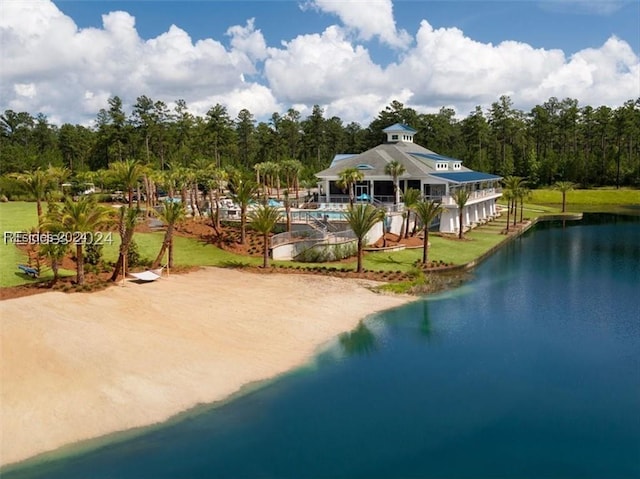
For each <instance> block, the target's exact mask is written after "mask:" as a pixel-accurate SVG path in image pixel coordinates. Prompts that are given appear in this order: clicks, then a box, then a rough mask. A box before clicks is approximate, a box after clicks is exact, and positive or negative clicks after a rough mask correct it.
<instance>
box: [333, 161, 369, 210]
mask: <svg viewBox="0 0 640 479" xmlns="http://www.w3.org/2000/svg"><path fill="white" fill-rule="evenodd" d="M363 179H364V173H363V172H362V171H360V170H359V169H358V168H345V169H344V170H342V171H341V172H340V173H338V183H337V184H338V187H340V188H342V189H344V190H348V191H349V205H350V206H353V203H354V201H355V197H356V194H355V188H354V186H355V184H356V183H357V182H358V181H362V180H363Z"/></svg>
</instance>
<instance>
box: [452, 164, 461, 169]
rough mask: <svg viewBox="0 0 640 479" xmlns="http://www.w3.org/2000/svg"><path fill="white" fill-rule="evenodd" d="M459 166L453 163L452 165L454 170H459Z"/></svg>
mask: <svg viewBox="0 0 640 479" xmlns="http://www.w3.org/2000/svg"><path fill="white" fill-rule="evenodd" d="M460 166H461V164H460V163H454V164H453V169H454V170H459V169H460Z"/></svg>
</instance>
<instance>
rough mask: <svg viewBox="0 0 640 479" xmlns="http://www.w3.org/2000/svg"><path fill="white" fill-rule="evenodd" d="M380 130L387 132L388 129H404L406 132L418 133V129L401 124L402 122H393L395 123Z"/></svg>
mask: <svg viewBox="0 0 640 479" xmlns="http://www.w3.org/2000/svg"><path fill="white" fill-rule="evenodd" d="M382 131H383V132H384V133H388V132H390V131H406V132H409V133H418V130H414V129H413V128H411V127H410V126H407V125H403V124H402V123H395V124H393V125H391V126H388V127H386V128H385V129H384V130H382Z"/></svg>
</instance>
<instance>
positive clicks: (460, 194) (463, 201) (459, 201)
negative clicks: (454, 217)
mask: <svg viewBox="0 0 640 479" xmlns="http://www.w3.org/2000/svg"><path fill="white" fill-rule="evenodd" d="M469 196H471V194H470V193H469V192H468V191H467V190H466V189H464V188H458V189H457V190H456V191H455V192H454V193H453V201H455V203H456V206H457V207H458V224H459V225H460V231H459V232H458V238H460V239H462V236H463V235H464V225H463V224H462V222H463V221H464V207H465V206H467V201H469Z"/></svg>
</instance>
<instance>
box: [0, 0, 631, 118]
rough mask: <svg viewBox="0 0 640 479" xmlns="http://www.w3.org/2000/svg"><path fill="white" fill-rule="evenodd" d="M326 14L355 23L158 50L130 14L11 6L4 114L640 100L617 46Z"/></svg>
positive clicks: (158, 40)
mask: <svg viewBox="0 0 640 479" xmlns="http://www.w3.org/2000/svg"><path fill="white" fill-rule="evenodd" d="M104 5H106V6H107V7H108V6H109V3H108V2H105V3H104ZM313 5H314V6H315V8H317V9H320V10H322V11H323V12H325V13H327V12H328V13H331V14H333V15H337V16H339V17H340V19H341V24H340V25H331V26H329V27H327V28H325V29H324V30H323V31H320V32H314V31H310V32H308V33H305V34H300V35H298V36H296V37H294V38H291V39H287V40H285V41H283V42H282V43H281V44H279V45H269V44H267V42H266V40H265V37H264V36H263V34H262V32H261V30H260V29H259V28H258V21H259V19H253V18H248V19H247V20H246V22H245V23H244V24H243V25H230V26H229V27H228V28H227V30H226V33H225V35H224V38H223V39H216V38H205V39H202V40H198V41H194V40H193V39H192V37H191V35H190V33H189V31H188V29H186V27H181V26H178V25H172V26H170V27H169V28H168V29H167V31H166V32H164V33H162V34H160V35H158V36H156V37H154V38H148V39H145V38H142V37H141V36H140V34H139V32H138V30H137V28H136V21H135V18H134V17H133V16H132V15H131V14H129V13H127V12H123V11H116V12H105V14H104V15H103V17H102V25H101V26H100V27H98V28H79V27H78V26H77V25H76V24H75V22H74V21H73V20H72V19H71V18H69V17H67V16H66V15H64V14H63V13H62V12H61V11H60V10H59V9H58V8H57V7H56V6H55V4H53V3H52V2H51V1H49V0H5V1H3V2H1V3H0V52H1V53H0V55H1V64H0V111H3V110H6V109H13V110H16V111H27V112H29V113H31V114H33V115H36V114H38V113H44V114H45V115H47V116H48V117H49V119H50V120H51V121H52V122H56V123H62V122H71V123H83V124H86V123H88V122H90V121H91V120H94V119H95V118H96V114H97V112H98V111H99V110H100V109H101V108H106V107H107V100H108V99H109V98H110V97H113V96H115V95H118V96H120V97H121V98H122V100H123V102H124V104H125V108H127V109H129V108H130V106H131V105H133V104H134V103H135V101H136V98H137V97H139V96H141V95H146V96H148V97H150V98H151V99H153V100H162V101H164V102H165V103H167V104H168V105H169V106H172V105H173V102H174V101H175V100H177V99H184V100H185V101H186V102H187V105H188V106H189V108H190V109H191V111H192V113H194V114H197V115H204V114H205V113H206V112H207V111H208V110H209V109H210V108H211V107H212V106H213V105H215V104H216V103H220V104H223V105H225V106H226V107H227V110H228V112H229V114H230V115H231V116H232V117H234V116H235V115H237V113H238V111H239V110H241V109H243V108H246V109H248V110H249V111H250V112H251V113H252V114H253V115H254V116H255V117H256V119H258V120H265V119H267V118H268V117H270V116H271V114H272V113H273V112H279V113H282V112H285V111H286V110H287V109H289V108H295V109H297V110H298V111H300V112H301V114H302V115H303V117H304V116H305V115H308V114H309V113H310V112H311V110H312V107H313V105H315V104H317V105H320V106H321V107H322V108H323V109H324V111H325V116H327V117H330V116H334V115H335V116H339V117H340V118H341V119H342V120H343V121H344V122H345V123H349V122H351V121H358V122H360V123H361V124H363V125H366V124H368V122H370V121H371V120H372V119H373V118H375V116H376V115H377V114H378V113H379V112H380V111H381V110H382V109H384V108H385V106H387V105H388V104H389V103H391V101H393V100H398V101H401V102H402V103H404V104H405V105H406V106H409V107H413V108H416V109H418V110H420V111H438V110H439V109H440V108H441V107H442V106H448V107H452V108H454V109H455V110H456V112H457V113H458V114H459V115H460V116H466V115H468V114H469V112H471V111H472V110H473V109H474V108H475V106H476V105H480V106H481V107H483V108H485V109H486V108H488V107H489V106H490V105H491V103H493V102H495V101H497V100H498V98H499V97H500V96H501V95H509V96H510V97H511V99H512V102H513V105H514V107H516V108H518V109H521V110H524V111H528V110H529V109H530V108H532V107H533V106H535V105H536V104H542V103H544V102H545V101H547V100H548V99H549V98H550V97H551V96H555V97H558V98H566V97H570V98H575V99H577V100H578V101H579V102H580V104H581V105H587V104H589V105H592V106H600V105H603V104H604V105H609V106H612V107H616V106H620V105H622V104H623V103H624V102H625V101H627V100H630V99H635V98H638V97H640V60H639V59H638V54H637V52H634V51H633V49H632V48H631V47H630V46H629V44H628V43H627V42H625V41H623V40H621V39H619V38H617V37H615V36H611V37H610V38H609V39H608V40H607V41H606V42H605V43H604V44H603V45H601V46H600V47H597V48H587V49H583V50H581V51H578V52H576V53H574V54H573V55H571V56H570V57H567V55H566V54H565V53H564V52H563V51H562V50H559V49H551V50H549V49H540V48H533V47H531V46H530V45H528V44H526V43H522V42H515V41H503V42H501V43H498V44H491V43H483V42H479V41H477V40H475V39H473V38H470V37H469V36H467V35H466V34H465V33H464V32H463V31H462V30H460V29H458V28H453V27H452V28H434V27H432V25H431V24H430V23H429V22H428V20H426V19H423V20H422V21H420V22H418V20H416V24H417V25H418V24H419V28H418V30H417V33H416V35H415V37H414V38H410V37H409V36H408V35H407V34H406V32H404V31H403V30H400V29H398V28H397V26H396V24H395V22H394V18H393V8H392V4H391V1H390V0H367V1H361V2H337V1H334V2H331V1H329V0H314V3H313ZM307 12H308V14H309V15H315V14H317V12H316V11H311V10H308V11H307ZM354 32H357V35H354ZM368 42H373V44H371V43H368ZM379 43H382V44H384V45H386V46H387V47H388V46H393V47H398V49H393V48H391V49H388V51H392V52H394V54H395V57H394V60H393V61H392V62H391V63H389V64H381V63H379V62H376V61H374V60H373V58H374V57H373V56H372V55H371V53H370V50H369V49H370V48H374V47H375V46H378V47H380V45H379Z"/></svg>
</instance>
